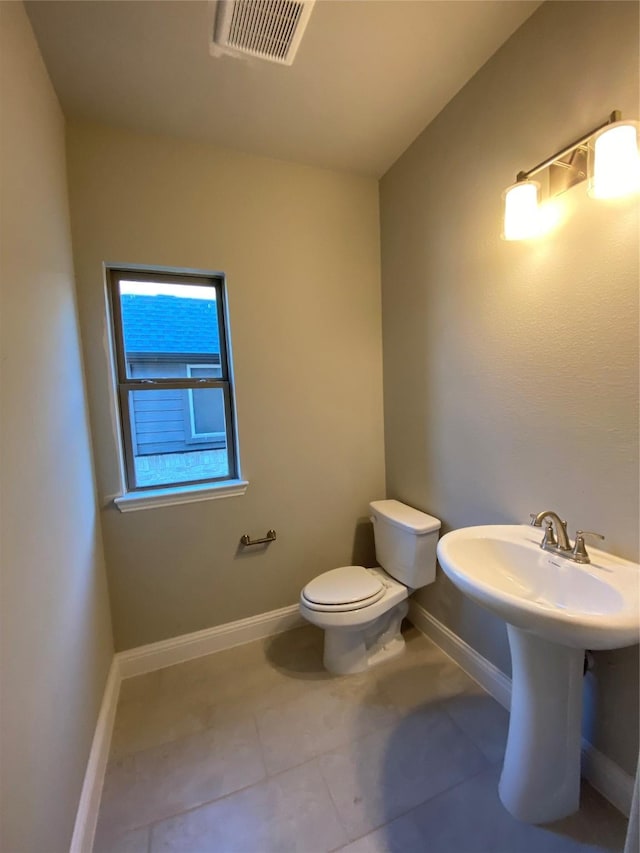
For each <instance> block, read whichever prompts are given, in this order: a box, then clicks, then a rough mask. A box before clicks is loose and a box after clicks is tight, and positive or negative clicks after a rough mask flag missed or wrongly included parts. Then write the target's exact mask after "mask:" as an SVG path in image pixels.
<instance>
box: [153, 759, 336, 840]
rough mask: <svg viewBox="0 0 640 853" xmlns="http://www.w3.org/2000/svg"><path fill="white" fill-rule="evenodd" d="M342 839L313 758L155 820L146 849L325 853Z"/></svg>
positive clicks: (329, 799)
mask: <svg viewBox="0 0 640 853" xmlns="http://www.w3.org/2000/svg"><path fill="white" fill-rule="evenodd" d="M346 840H347V838H346V835H345V832H344V829H343V828H342V825H341V823H340V820H339V818H338V815H337V812H336V809H335V807H334V805H333V803H332V802H331V798H330V796H329V792H328V790H327V787H326V785H325V783H324V780H323V779H322V776H321V774H320V771H319V769H318V766H317V763H316V762H313V761H312V762H309V763H307V764H304V765H302V766H300V767H296V768H295V769H293V770H288V771H286V772H285V773H281V774H280V775H279V776H274V777H272V778H270V779H269V780H268V781H266V782H262V783H260V784H258V785H254V786H253V787H251V788H247V789H245V790H244V791H241V792H239V793H237V794H232V795H231V796H229V797H225V798H224V799H221V800H218V801H217V802H214V803H211V804H209V805H206V806H202V807H201V808H199V809H195V810H194V811H191V812H188V813H186V814H183V815H180V816H178V817H175V818H172V819H171V820H167V821H163V822H162V823H159V824H156V825H155V826H154V827H153V829H152V837H151V853H196V851H198V853H204V852H205V851H212V853H213V851H215V853H285V851H286V853H324V851H330V850H335V849H336V848H338V847H340V846H341V845H343V844H344V843H345V841H346Z"/></svg>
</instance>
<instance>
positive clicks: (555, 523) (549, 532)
mask: <svg viewBox="0 0 640 853" xmlns="http://www.w3.org/2000/svg"><path fill="white" fill-rule="evenodd" d="M545 519H546V524H545V530H544V536H543V537H542V542H541V543H540V547H541V548H542V550H543V551H552V552H554V553H555V554H561V555H562V556H563V557H566V558H567V559H568V560H573V561H574V562H575V563H590V562H591V559H590V557H589V554H588V553H587V549H586V548H585V545H584V537H585V536H597V537H598V539H604V536H603V535H602V534H601V533H592V532H591V531H589V530H578V531H577V532H576V541H575V545H572V544H571V540H570V539H569V537H568V535H567V522H566V521H563V520H562V519H561V518H560V516H559V515H558V513H557V512H553V511H552V510H550V509H545V510H543V511H542V512H539V513H537V514H536V513H535V512H532V513H531V524H532V525H533V526H534V527H542V522H543V521H545Z"/></svg>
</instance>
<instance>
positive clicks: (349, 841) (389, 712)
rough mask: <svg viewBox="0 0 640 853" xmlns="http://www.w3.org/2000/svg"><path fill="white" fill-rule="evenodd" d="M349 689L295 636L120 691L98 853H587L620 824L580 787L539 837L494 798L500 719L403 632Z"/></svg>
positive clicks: (489, 702)
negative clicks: (571, 806)
mask: <svg viewBox="0 0 640 853" xmlns="http://www.w3.org/2000/svg"><path fill="white" fill-rule="evenodd" d="M405 636H406V639H407V647H406V649H405V652H404V654H403V655H402V656H400V657H398V658H396V659H395V660H393V661H389V662H388V663H386V664H383V665H382V666H379V667H377V668H376V669H373V670H371V671H370V672H367V673H363V674H361V675H356V676H344V677H335V676H330V675H328V673H326V672H325V671H324V670H323V668H322V632H321V631H319V630H318V629H317V628H314V627H312V626H308V627H304V628H299V629H296V630H295V631H289V632H288V633H286V634H280V635H278V636H276V637H270V638H268V639H267V640H263V641H258V642H255V643H250V644H248V645H245V646H240V647H238V648H235V649H230V650H228V651H225V652H218V653H217V654H214V655H209V656H208V657H203V658H199V659H197V660H194V661H189V662H187V663H183V664H179V665H177V666H172V667H168V668H167V669H163V670H159V671H157V672H153V673H149V674H148V675H142V676H138V677H137V678H131V679H127V680H126V681H124V682H123V684H122V690H121V695H120V701H119V704H118V711H117V716H116V723H115V730H114V735H113V742H112V747H111V756H110V761H109V766H108V769H107V774H106V778H105V786H104V791H103V796H102V803H101V809H100V816H99V820H98V829H97V833H96V841H95V845H94V853H160V851H163V852H164V853H170V851H173V853H178V851H179V853H321V851H331V850H340V851H343V853H383V851H388V852H389V853H480V851H486V853H587V851H589V853H596V851H621V850H622V848H623V846H624V837H625V830H626V821H625V820H624V818H623V817H622V815H620V814H619V813H618V812H617V811H616V810H615V809H614V808H613V807H612V806H610V805H609V804H608V803H607V802H606V801H605V800H603V799H602V797H600V796H599V795H598V794H597V793H596V792H595V791H594V790H593V789H592V788H590V787H589V786H588V785H586V784H585V785H584V788H583V792H582V806H581V809H580V811H579V812H578V813H577V814H576V815H573V816H572V817H570V818H567V819H566V820H563V821H559V822H557V823H555V824H551V825H547V826H528V825H526V824H521V823H519V822H518V821H515V820H514V819H512V818H511V817H510V816H509V814H508V813H507V812H506V811H505V810H504V808H503V807H502V805H501V804H500V801H499V799H498V795H497V784H498V777H499V772H500V763H501V760H502V756H503V753H504V745H505V739H506V733H507V724H508V715H507V712H506V711H505V710H504V709H503V708H502V707H501V706H500V705H498V704H497V703H496V702H495V701H494V700H493V699H492V698H491V697H490V696H488V695H487V694H486V693H484V692H483V691H482V689H481V688H480V687H478V685H477V684H476V683H475V682H474V681H472V680H471V679H470V678H469V677H468V676H467V675H465V673H464V672H463V671H462V670H461V669H460V668H459V667H458V666H457V665H456V664H455V663H453V662H452V661H451V660H450V659H449V658H448V657H446V655H444V654H443V653H442V652H441V651H440V650H439V649H438V648H437V647H436V646H434V645H433V644H432V643H430V642H429V641H428V640H427V639H426V638H425V637H423V636H422V635H421V634H420V633H419V632H418V631H416V630H415V629H414V628H411V627H409V628H408V629H407V631H406V634H405Z"/></svg>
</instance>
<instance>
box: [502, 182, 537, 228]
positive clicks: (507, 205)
mask: <svg viewBox="0 0 640 853" xmlns="http://www.w3.org/2000/svg"><path fill="white" fill-rule="evenodd" d="M539 188H540V184H538V182H537V181H518V182H517V183H515V184H512V185H511V186H510V187H507V189H506V190H505V191H504V193H503V198H504V229H503V232H502V237H503V239H505V240H526V239H527V237H535V236H536V235H537V234H538V233H539V230H540V216H539V209H538V190H539Z"/></svg>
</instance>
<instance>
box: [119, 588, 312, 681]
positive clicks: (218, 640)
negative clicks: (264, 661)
mask: <svg viewBox="0 0 640 853" xmlns="http://www.w3.org/2000/svg"><path fill="white" fill-rule="evenodd" d="M303 623H304V619H303V618H302V616H301V615H300V612H299V609H298V605H297V604H292V605H291V606H290V607H282V608H281V609H280V610H271V611H270V612H269V613H260V614H259V615H258V616H250V617H249V618H248V619H240V620H238V621H237V622H227V623H226V624H225V625H217V626H216V627H215V628H205V629H204V631H195V632H194V633H193V634H182V635H181V636H180V637H171V639H169V640H161V641H160V642H159V643H150V644H149V645H147V646H138V647H137V648H135V649H129V650H128V651H126V652H118V653H117V655H116V657H117V658H118V663H119V667H120V675H121V677H122V678H130V677H131V676H132V675H142V674H143V673H145V672H153V670H156V669H163V668H164V667H165V666H172V665H173V664H175V663H183V662H184V661H187V660H192V659H193V658H198V657H202V655H209V654H211V653H212V652H220V651H222V650H223V649H230V648H232V647H233V646H240V645H243V644H244V643H250V642H252V641H253V640H261V639H262V638H263V637H270V636H271V635H272V634H280V633H281V632H282V631H289V630H290V629H291V628H297V627H298V626H299V625H302V624H303Z"/></svg>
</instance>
